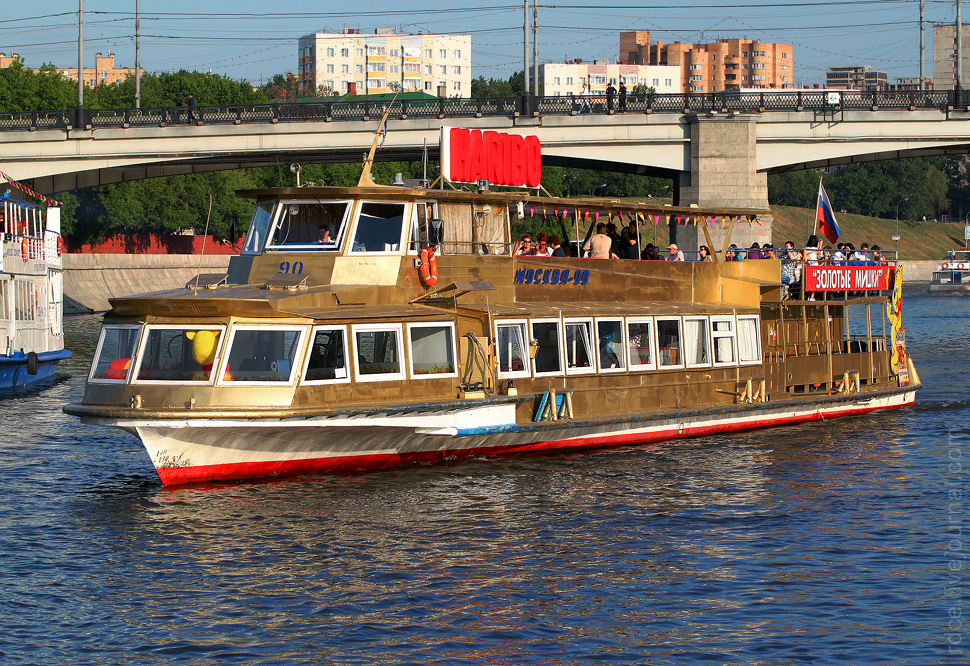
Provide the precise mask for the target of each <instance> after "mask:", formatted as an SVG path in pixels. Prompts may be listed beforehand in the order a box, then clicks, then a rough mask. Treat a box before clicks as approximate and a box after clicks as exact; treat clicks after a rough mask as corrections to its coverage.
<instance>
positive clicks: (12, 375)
mask: <svg viewBox="0 0 970 666" xmlns="http://www.w3.org/2000/svg"><path fill="white" fill-rule="evenodd" d="M70 357H71V352H69V351H68V350H66V349H59V350H57V351H51V352H41V353H40V354H37V374H35V375H32V374H30V370H29V368H28V363H27V354H23V353H21V352H17V353H15V354H13V355H11V356H0V390H3V389H12V388H21V387H24V386H30V385H31V384H34V383H36V382H39V381H43V380H45V379H50V378H51V377H53V376H54V371H55V370H57V364H58V363H59V362H60V361H62V360H63V359H65V358H70Z"/></svg>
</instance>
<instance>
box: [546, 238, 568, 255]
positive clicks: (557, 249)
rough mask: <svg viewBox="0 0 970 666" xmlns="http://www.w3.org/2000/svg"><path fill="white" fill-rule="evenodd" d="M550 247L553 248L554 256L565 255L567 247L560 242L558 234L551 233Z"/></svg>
mask: <svg viewBox="0 0 970 666" xmlns="http://www.w3.org/2000/svg"><path fill="white" fill-rule="evenodd" d="M549 247H551V248H552V254H551V255H549V256H552V257H565V256H566V249H565V248H564V247H563V246H562V245H561V244H560V242H559V236H557V235H556V234H550V235H549Z"/></svg>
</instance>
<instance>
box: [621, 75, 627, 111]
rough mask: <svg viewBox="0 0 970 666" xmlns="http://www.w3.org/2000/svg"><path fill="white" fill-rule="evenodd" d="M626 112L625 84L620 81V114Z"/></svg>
mask: <svg viewBox="0 0 970 666" xmlns="http://www.w3.org/2000/svg"><path fill="white" fill-rule="evenodd" d="M624 111H626V83H624V82H623V79H620V113H623V112H624Z"/></svg>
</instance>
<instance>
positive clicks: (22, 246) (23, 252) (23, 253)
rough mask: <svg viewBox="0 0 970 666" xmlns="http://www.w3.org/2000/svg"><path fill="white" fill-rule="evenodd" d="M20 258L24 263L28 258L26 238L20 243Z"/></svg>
mask: <svg viewBox="0 0 970 666" xmlns="http://www.w3.org/2000/svg"><path fill="white" fill-rule="evenodd" d="M20 256H21V257H22V258H23V260H24V261H27V259H29V258H30V241H29V240H27V239H26V238H25V239H23V240H22V241H21V242H20Z"/></svg>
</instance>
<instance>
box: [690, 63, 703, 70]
mask: <svg viewBox="0 0 970 666" xmlns="http://www.w3.org/2000/svg"><path fill="white" fill-rule="evenodd" d="M690 68H691V69H704V65H696V64H695V65H691V66H690Z"/></svg>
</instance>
